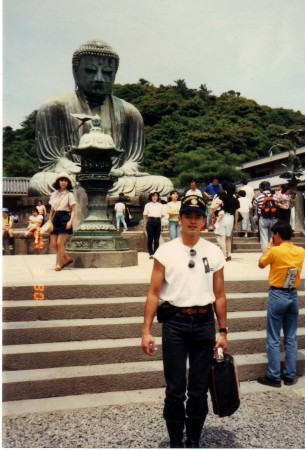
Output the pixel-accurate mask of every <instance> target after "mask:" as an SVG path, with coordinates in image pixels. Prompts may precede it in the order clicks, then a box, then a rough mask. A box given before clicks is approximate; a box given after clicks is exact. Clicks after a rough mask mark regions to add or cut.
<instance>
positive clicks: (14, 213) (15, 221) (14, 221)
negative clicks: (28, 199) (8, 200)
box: [10, 212, 19, 223]
mask: <svg viewBox="0 0 305 450" xmlns="http://www.w3.org/2000/svg"><path fill="white" fill-rule="evenodd" d="M10 218H11V220H12V221H13V223H19V216H18V214H17V213H16V212H12V213H11V214H10Z"/></svg>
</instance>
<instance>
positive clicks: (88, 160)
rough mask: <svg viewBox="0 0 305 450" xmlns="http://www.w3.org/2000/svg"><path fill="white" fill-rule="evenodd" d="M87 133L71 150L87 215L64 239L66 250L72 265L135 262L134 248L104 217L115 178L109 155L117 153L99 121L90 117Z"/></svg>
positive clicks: (119, 265)
mask: <svg viewBox="0 0 305 450" xmlns="http://www.w3.org/2000/svg"><path fill="white" fill-rule="evenodd" d="M92 122H93V127H92V129H91V130H90V133H88V134H85V135H84V136H83V137H82V139H81V141H80V144H79V146H78V147H75V148H73V150H72V152H73V153H74V154H76V155H79V156H80V157H81V172H80V174H78V175H77V181H78V182H79V184H80V185H81V186H82V187H83V188H84V189H85V191H86V193H87V196H88V216H87V217H86V218H85V220H84V222H83V223H82V224H81V225H80V227H79V228H78V229H77V230H76V232H75V233H74V234H73V236H71V237H70V238H69V239H68V241H67V250H68V252H69V255H70V256H71V257H72V258H73V259H74V267H126V266H134V265H137V264H138V256H137V252H136V251H131V250H130V249H129V246H128V242H127V240H126V239H124V238H123V237H122V235H121V234H120V233H119V232H118V231H117V230H116V228H115V226H114V225H113V223H111V221H110V220H109V218H108V216H107V205H106V196H107V192H108V190H109V189H110V188H111V187H112V185H113V183H114V181H115V180H116V178H115V177H113V176H110V175H109V173H110V170H111V156H112V155H113V154H116V153H120V151H119V150H117V149H116V148H115V146H114V144H113V140H112V138H111V136H107V135H105V134H104V133H102V130H101V128H100V127H99V124H100V120H99V118H98V117H97V118H96V120H95V121H94V120H92Z"/></svg>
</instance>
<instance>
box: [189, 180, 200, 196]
mask: <svg viewBox="0 0 305 450" xmlns="http://www.w3.org/2000/svg"><path fill="white" fill-rule="evenodd" d="M190 187H191V189H189V190H188V191H186V193H185V197H187V196H189V195H199V197H202V192H201V190H200V189H198V188H197V184H196V181H194V180H192V181H191V183H190Z"/></svg>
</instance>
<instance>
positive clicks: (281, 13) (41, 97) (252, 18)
mask: <svg viewBox="0 0 305 450" xmlns="http://www.w3.org/2000/svg"><path fill="white" fill-rule="evenodd" d="M2 20H3V32H2V54H3V67H2V72H3V84H2V91H3V92H2V97H3V103H2V110H3V119H2V122H3V126H8V125H9V126H11V127H13V128H20V123H21V122H22V121H23V120H24V119H25V118H26V117H27V116H28V115H29V114H30V113H31V112H32V111H34V110H35V109H38V108H39V107H40V106H41V105H42V104H43V103H44V102H45V101H46V100H47V99H49V98H50V97H52V96H55V95H60V94H63V93H66V92H68V91H71V90H73V89H74V80H73V76H72V66H71V59H72V54H73V52H74V51H75V50H76V49H77V48H78V47H79V46H80V45H81V44H83V43H84V42H86V41H87V40H90V39H101V40H104V41H106V42H108V43H109V44H110V45H111V46H112V47H113V48H114V49H115V50H116V51H117V53H118V54H119V55H120V67H119V70H118V73H117V77H116V82H117V83H120V84H124V83H136V82H138V80H139V79H140V78H144V79H146V80H148V81H149V82H150V83H152V84H153V85H154V86H159V85H160V84H163V85H174V81H175V80H178V79H184V80H185V82H186V84H187V86H188V87H189V88H193V89H196V88H199V86H200V85H201V84H206V85H207V88H208V89H209V90H211V91H212V92H213V94H215V95H220V94H222V93H223V92H227V91H229V90H235V91H237V92H240V93H241V95H242V96H244V97H247V98H249V99H253V100H255V101H256V102H257V103H259V104H262V105H268V106H270V107H283V108H289V109H292V110H294V111H301V112H302V113H303V114H305V36H304V23H305V0H2Z"/></svg>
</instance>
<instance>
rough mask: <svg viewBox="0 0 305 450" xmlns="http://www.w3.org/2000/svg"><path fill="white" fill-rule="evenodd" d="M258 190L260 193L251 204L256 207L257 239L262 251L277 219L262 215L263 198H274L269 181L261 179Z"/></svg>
mask: <svg viewBox="0 0 305 450" xmlns="http://www.w3.org/2000/svg"><path fill="white" fill-rule="evenodd" d="M259 190H260V193H259V194H258V195H257V196H256V197H255V199H254V201H253V205H254V207H256V208H257V216H258V228H259V239H260V244H261V249H262V252H264V251H265V250H266V248H267V246H268V242H269V241H270V239H271V229H272V227H273V225H274V224H275V222H276V221H277V220H278V219H277V218H276V217H263V215H262V206H263V203H264V200H265V198H266V197H272V198H274V196H273V195H272V194H271V191H270V183H269V181H261V183H260V184H259Z"/></svg>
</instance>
